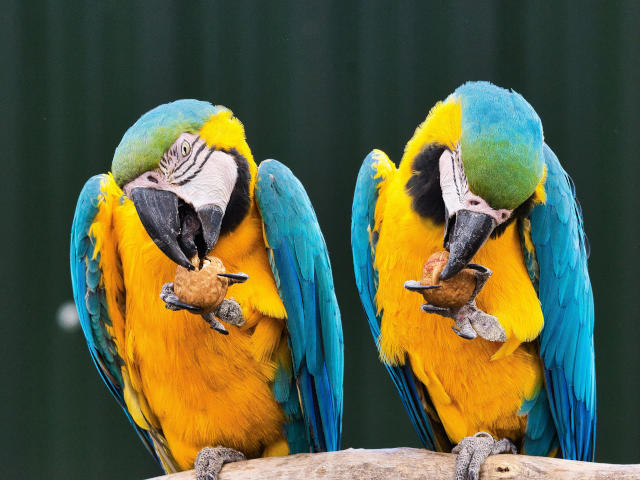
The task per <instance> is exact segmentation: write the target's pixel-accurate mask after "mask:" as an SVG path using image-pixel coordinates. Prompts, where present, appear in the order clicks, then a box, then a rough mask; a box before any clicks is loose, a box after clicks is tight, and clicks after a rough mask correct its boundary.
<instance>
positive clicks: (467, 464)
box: [451, 432, 518, 480]
mask: <svg viewBox="0 0 640 480" xmlns="http://www.w3.org/2000/svg"><path fill="white" fill-rule="evenodd" d="M451 453H455V454H456V455H458V456H457V457H456V480H477V479H478V478H479V477H480V467H481V466H482V463H483V462H484V461H485V460H486V459H487V457H489V456H490V455H496V454H498V453H518V451H517V449H516V446H515V445H514V444H513V443H511V440H509V439H508V438H501V439H500V440H495V439H494V438H493V437H492V436H491V435H489V434H488V433H487V432H478V433H476V434H475V435H474V436H473V437H464V438H463V439H462V440H460V443H458V445H456V446H455V447H454V448H453V450H451Z"/></svg>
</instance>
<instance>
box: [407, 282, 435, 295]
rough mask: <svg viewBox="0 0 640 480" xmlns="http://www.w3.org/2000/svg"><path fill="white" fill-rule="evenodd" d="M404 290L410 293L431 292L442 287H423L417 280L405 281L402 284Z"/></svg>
mask: <svg viewBox="0 0 640 480" xmlns="http://www.w3.org/2000/svg"><path fill="white" fill-rule="evenodd" d="M404 288H406V289H407V290H409V291H411V292H423V291H425V290H433V289H434V288H442V285H423V284H422V283H420V282H418V281H417V280H407V281H406V282H404Z"/></svg>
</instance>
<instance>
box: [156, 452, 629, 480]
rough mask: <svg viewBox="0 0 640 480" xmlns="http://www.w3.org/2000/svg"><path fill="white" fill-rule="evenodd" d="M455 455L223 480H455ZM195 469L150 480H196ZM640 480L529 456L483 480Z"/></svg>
mask: <svg viewBox="0 0 640 480" xmlns="http://www.w3.org/2000/svg"><path fill="white" fill-rule="evenodd" d="M454 467H455V455H453V454H450V453H436V452H430V451H428V450H420V449H416V448H391V449H382V450H363V449H351V448H350V449H348V450H341V451H339V452H328V453H315V454H310V453H303V454H299V455H291V456H288V457H270V458H257V459H254V460H249V461H246V462H238V463H231V464H227V465H225V466H224V467H223V469H222V472H220V480H258V479H260V480H276V479H277V480H284V479H300V480H344V479H358V480H383V479H384V480H387V479H391V480H393V479H399V480H418V479H420V480H424V479H430V480H453V478H454ZM194 478H195V476H194V473H193V470H190V471H188V472H181V473H175V474H172V475H166V476H164V477H156V478H155V479H151V480H160V479H162V480H193V479H194ZM510 478H513V479H521V478H524V479H545V480H547V479H553V480H569V479H587V480H590V479H616V480H617V479H630V478H635V479H640V465H613V464H608V463H587V462H576V461H572V460H560V459H557V458H545V457H530V456H526V455H495V456H493V457H489V458H488V459H487V461H486V462H485V463H484V465H483V466H482V470H481V471H480V480H489V479H491V480H494V479H501V480H502V479H510Z"/></svg>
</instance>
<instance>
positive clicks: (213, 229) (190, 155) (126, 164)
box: [71, 100, 343, 478]
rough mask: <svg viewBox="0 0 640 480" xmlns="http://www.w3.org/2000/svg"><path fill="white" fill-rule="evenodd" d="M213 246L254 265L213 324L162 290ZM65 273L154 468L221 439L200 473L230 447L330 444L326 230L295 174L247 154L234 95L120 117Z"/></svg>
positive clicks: (91, 342) (333, 344) (228, 259)
mask: <svg viewBox="0 0 640 480" xmlns="http://www.w3.org/2000/svg"><path fill="white" fill-rule="evenodd" d="M208 253H211V254H212V255H215V256H217V257H219V258H220V259H221V260H222V261H223V262H224V264H225V266H226V269H227V271H242V272H246V273H247V274H248V276H249V280H248V281H247V282H246V283H242V284H236V285H233V286H231V287H230V290H229V296H230V297H231V296H232V297H233V299H231V298H229V299H228V300H225V302H228V305H227V307H229V308H230V310H231V311H232V310H233V307H234V306H236V307H238V308H237V310H241V313H240V316H241V317H243V319H244V322H245V323H244V325H242V326H241V327H236V326H228V328H225V327H224V325H223V324H220V325H218V327H216V328H217V331H216V330H215V329H212V328H209V324H207V322H205V321H203V316H200V315H196V314H193V313H190V310H194V311H196V309H194V308H189V307H191V306H189V305H187V304H182V303H180V302H178V301H176V300H175V299H174V302H175V303H174V304H170V301H167V306H168V307H170V308H171V309H168V308H165V303H164V302H163V301H162V300H161V298H160V293H161V290H162V289H163V286H165V284H167V283H169V282H171V281H172V280H173V277H174V275H175V272H176V265H182V266H184V267H187V268H190V269H191V268H193V265H192V261H194V258H196V255H197V256H198V257H200V258H202V257H203V256H205V255H206V254H208ZM71 277H72V281H73V290H74V297H75V302H76V306H77V308H78V311H79V314H80V321H81V325H82V329H83V331H84V334H85V337H86V340H87V344H88V346H89V352H90V354H91V357H92V359H93V361H94V363H95V365H96V367H97V369H98V372H99V373H100V375H101V377H102V379H103V380H104V381H105V383H106V384H107V387H108V388H109V390H110V391H111V393H112V394H113V395H114V396H115V398H116V400H117V401H118V403H119V404H120V406H121V407H122V408H123V409H124V411H125V414H126V415H127V418H128V419H129V421H130V422H131V424H132V425H133V427H134V428H135V429H136V431H137V433H138V435H139V436H140V438H141V439H142V441H143V442H144V443H145V445H146V446H147V448H148V449H149V450H150V452H151V453H152V454H153V456H154V457H155V458H156V460H158V462H159V463H160V464H161V465H162V467H163V468H164V470H165V471H167V472H173V471H177V470H184V469H188V468H192V467H193V466H194V459H195V458H196V455H197V454H198V452H199V451H200V450H202V449H205V447H215V446H218V445H219V446H222V447H226V448H219V449H205V450H203V452H204V453H201V456H199V457H198V458H199V460H200V459H201V461H199V463H198V462H196V471H197V474H198V477H199V478H200V477H204V476H206V475H207V474H208V473H211V474H213V475H214V476H215V475H217V471H219V469H220V467H221V465H222V463H223V462H226V461H228V460H234V459H236V460H237V459H240V458H243V457H242V455H240V454H237V453H236V452H234V450H235V451H239V452H241V453H242V454H243V455H244V456H246V457H249V458H251V457H258V456H270V455H287V454H289V453H298V452H310V451H312V452H315V451H326V450H337V449H338V448H339V446H340V436H341V422H342V378H343V341H342V329H341V323H340V313H339V311H338V305H337V302H336V298H335V294H334V288H333V280H332V275H331V266H330V264H329V257H328V254H327V249H326V246H325V243H324V238H323V236H322V233H321V231H320V227H319V225H318V221H317V219H316V216H315V213H314V211H313V208H312V206H311V203H310V201H309V198H308V197H307V194H306V192H305V190H304V188H303V186H302V185H301V184H300V182H299V181H298V180H297V179H296V178H295V177H294V176H293V174H292V173H291V171H290V170H289V169H288V168H287V167H285V166H284V165H282V164H281V163H279V162H277V161H275V160H268V161H265V162H262V163H261V164H260V167H259V168H258V167H257V165H256V163H255V162H254V160H253V156H252V154H251V151H250V149H249V146H248V145H247V143H246V140H245V134H244V128H243V126H242V124H241V123H240V121H239V120H238V119H236V118H235V117H234V116H233V114H232V112H231V111H230V110H228V109H226V108H224V107H221V106H213V105H211V104H210V103H208V102H202V101H196V100H179V101H176V102H173V103H169V104H166V105H161V106H159V107H157V108H155V109H153V110H151V111H150V112H148V113H146V114H145V115H143V116H142V117H141V118H140V119H139V120H138V121H137V122H136V123H135V124H134V125H133V126H132V127H131V128H130V129H129V130H128V131H127V132H126V133H125V135H124V137H123V138H122V141H121V142H120V145H119V146H118V147H117V149H116V151H115V155H114V158H113V163H112V174H105V175H98V176H95V177H92V178H91V179H89V180H88V181H87V183H86V184H85V186H84V188H83V190H82V192H81V194H80V198H79V199H78V204H77V207H76V212H75V217H74V221H73V227H72V232H71ZM165 293H166V292H165ZM163 298H164V299H165V300H166V298H167V297H164V296H163ZM179 308H184V309H182V310H178V309H179ZM175 310H178V311H175ZM236 313H238V312H236ZM223 319H224V317H223ZM235 319H236V320H237V318H235ZM238 323H241V322H238ZM212 327H213V325H212ZM220 332H222V333H225V334H226V335H221V334H220ZM230 449H233V450H230Z"/></svg>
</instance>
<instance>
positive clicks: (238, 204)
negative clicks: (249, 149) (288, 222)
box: [220, 148, 251, 235]
mask: <svg viewBox="0 0 640 480" xmlns="http://www.w3.org/2000/svg"><path fill="white" fill-rule="evenodd" d="M222 151H224V152H226V153H228V154H229V155H231V156H233V159H234V160H235V161H236V165H237V166H238V179H237V180H236V184H235V186H234V187H233V191H232V192H231V197H230V198H229V203H228V204H227V209H226V210H225V213H224V217H223V218H222V225H221V226H220V235H225V234H227V233H229V232H232V231H233V230H235V228H236V227H237V226H238V225H240V222H242V220H244V218H245V217H246V216H247V213H249V207H250V202H251V201H250V197H249V180H250V178H251V175H250V173H249V162H247V159H246V158H244V156H242V155H241V154H240V152H238V151H237V150H236V149H235V148H231V149H229V150H222Z"/></svg>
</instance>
